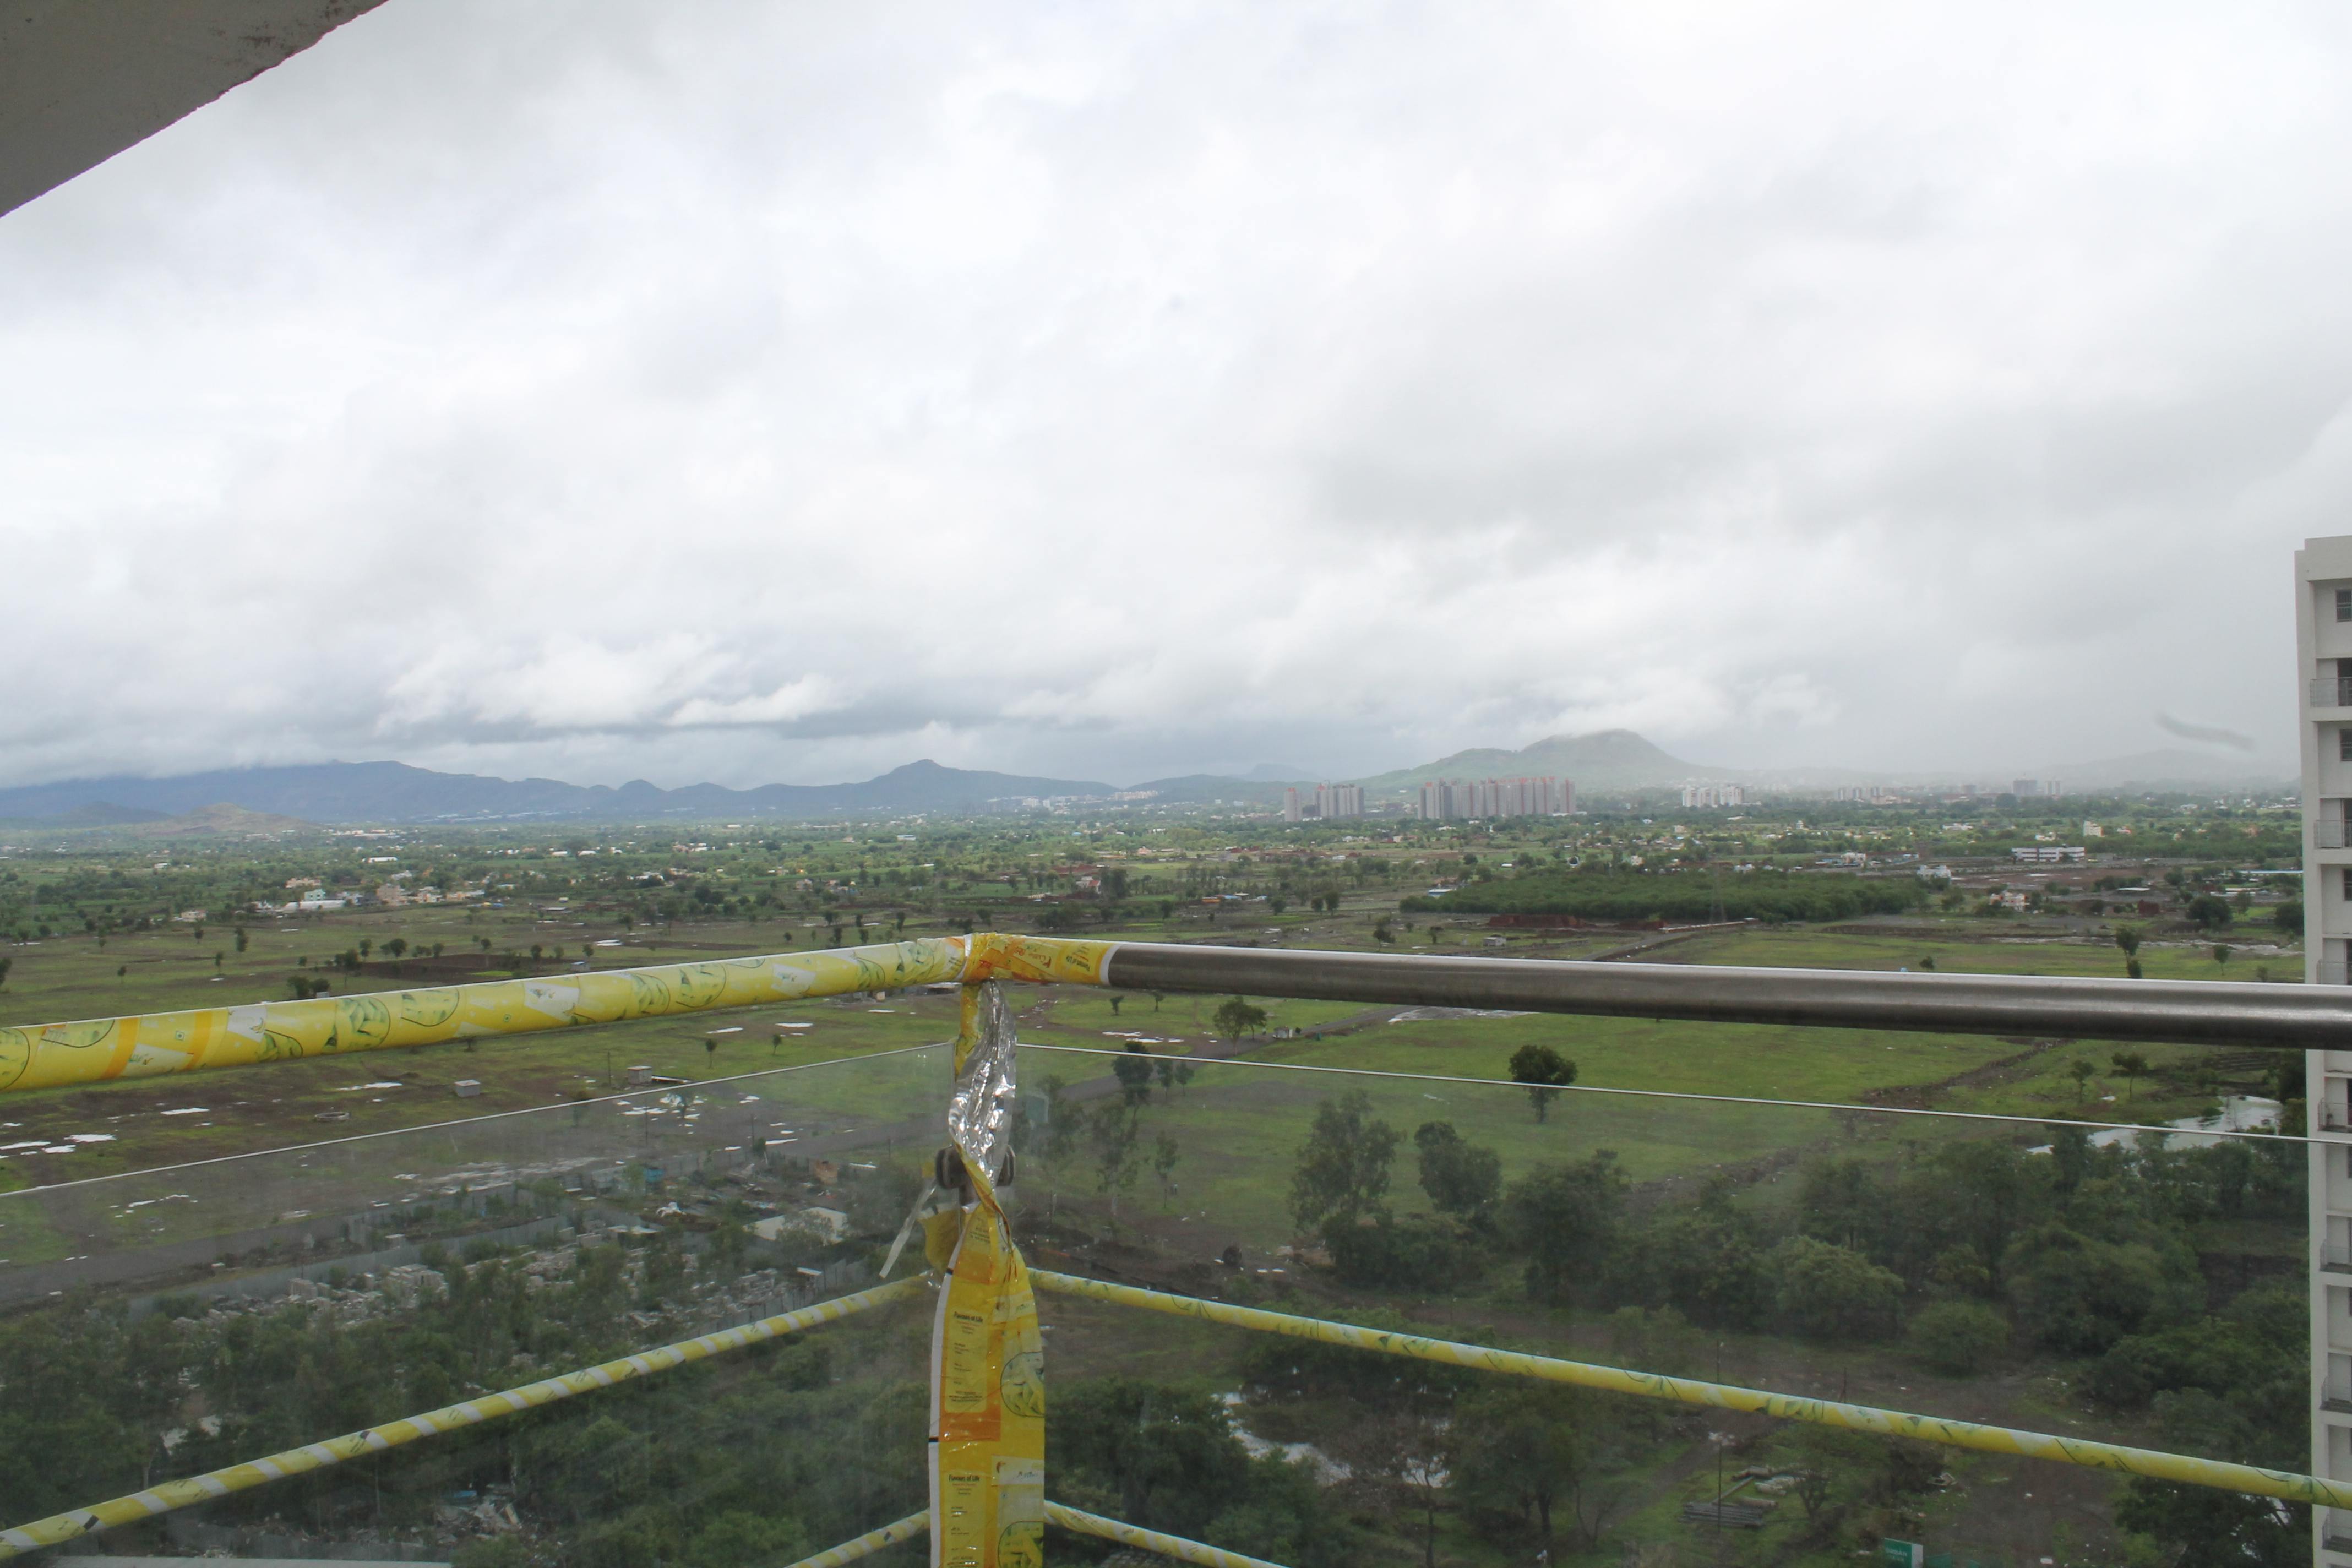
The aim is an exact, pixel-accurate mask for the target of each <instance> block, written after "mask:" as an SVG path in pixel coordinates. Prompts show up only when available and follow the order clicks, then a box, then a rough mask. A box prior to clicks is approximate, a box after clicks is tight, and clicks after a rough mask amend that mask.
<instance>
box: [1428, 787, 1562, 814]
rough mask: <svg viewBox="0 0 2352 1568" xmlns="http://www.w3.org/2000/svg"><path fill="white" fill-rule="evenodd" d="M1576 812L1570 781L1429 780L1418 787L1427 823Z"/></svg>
mask: <svg viewBox="0 0 2352 1568" xmlns="http://www.w3.org/2000/svg"><path fill="white" fill-rule="evenodd" d="M1575 809H1576V782H1575V781H1574V780H1573V779H1559V778H1549V777H1545V778H1516V779H1475V780H1461V779H1431V780H1430V781H1429V782H1428V783H1426V784H1423V785H1422V786H1421V816H1422V817H1423V820H1425V821H1430V822H1440V821H1448V820H1464V819H1486V818H1492V817H1497V816H1567V815H1568V814H1570V812H1573V811H1574V810H1575Z"/></svg>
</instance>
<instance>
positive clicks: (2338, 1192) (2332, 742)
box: [2294, 536, 2352, 1568]
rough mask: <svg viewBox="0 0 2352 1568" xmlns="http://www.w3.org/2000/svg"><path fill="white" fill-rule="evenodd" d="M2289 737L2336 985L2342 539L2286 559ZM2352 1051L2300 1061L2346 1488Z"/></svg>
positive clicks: (2350, 1520) (2351, 1403) (2319, 922)
mask: <svg viewBox="0 0 2352 1568" xmlns="http://www.w3.org/2000/svg"><path fill="white" fill-rule="evenodd" d="M2294 589H2295V594H2294V641H2295V654H2296V660H2297V670H2298V679H2297V681H2296V685H2297V688H2298V689H2297V693H2296V695H2297V696H2298V698H2300V701H2299V702H2298V703H2297V710H2298V711H2299V712H2300V714H2301V716H2302V720H2303V721H2302V723H2301V724H2299V725H2298V726H2297V727H2296V729H2297V732H2298V736H2299V739H2300V741H2301V750H2302V753H2303V780H2302V782H2303V953H2304V958H2303V978H2304V983H2305V984H2307V985H2341V984H2345V982H2346V978H2347V974H2346V969H2345V964H2346V959H2347V947H2352V903H2347V898H2346V894H2347V888H2348V887H2352V850H2347V848H2345V847H2344V841H2345V804H2346V802H2347V800H2352V537H2346V536H2338V537H2336V538H2333V539H2307V540H2305V541H2304V545H2303V548H2302V549H2301V550H2299V551H2297V552H2295V557H2294ZM2347 1087H2352V1050H2344V1051H2307V1052H2305V1054H2304V1103H2305V1107H2306V1108H2307V1109H2306V1115H2307V1116H2308V1118H2309V1125H2308V1127H2307V1128H2306V1131H2308V1133H2309V1134H2310V1136H2311V1137H2313V1138H2314V1139H2315V1140H2318V1142H2316V1143H2315V1144H2314V1145H2313V1146H2312V1148H2311V1163H2310V1173H2311V1176H2310V1181H2311V1247H2312V1258H2311V1363H2312V1380H2311V1381H2312V1407H2311V1468H2312V1473H2313V1474H2314V1475H2318V1476H2325V1477H2327V1478H2328V1479H2332V1480H2352V1131H2347V1120H2352V1119H2347V1098H2346V1096H2347ZM2311 1517H2312V1531H2313V1535H2314V1538H2315V1539H2314V1541H2313V1552H2314V1560H2315V1562H2317V1563H2321V1564H2333V1565H2336V1568H2352V1510H2343V1509H2326V1508H2315V1509H2313V1510H2311Z"/></svg>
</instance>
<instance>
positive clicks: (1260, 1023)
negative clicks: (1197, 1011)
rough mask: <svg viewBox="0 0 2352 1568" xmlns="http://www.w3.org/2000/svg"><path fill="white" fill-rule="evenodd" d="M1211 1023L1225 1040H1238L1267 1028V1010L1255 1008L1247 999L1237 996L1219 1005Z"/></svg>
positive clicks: (1210, 1018) (1210, 1019) (1211, 1016)
mask: <svg viewBox="0 0 2352 1568" xmlns="http://www.w3.org/2000/svg"><path fill="white" fill-rule="evenodd" d="M1209 1021H1210V1022H1211V1023H1212V1024H1214V1025H1215V1026H1216V1029H1217V1033H1219V1034H1221V1035H1223V1036H1224V1037H1225V1038H1227V1039H1229V1040H1238V1039H1240V1038H1241V1037H1243V1036H1244V1035H1250V1034H1255V1033H1256V1032H1257V1031H1258V1030H1260V1029H1263V1028H1265V1008H1263V1007H1253V1006H1252V1005H1250V1004H1249V1002H1248V1000H1247V999H1246V998H1244V997H1240V996H1235V997H1232V998H1230V999H1229V1000H1227V1001H1224V1002H1222V1003H1220V1004H1218V1006H1217V1010H1216V1011H1215V1012H1214V1013H1212V1014H1211V1015H1210V1016H1209Z"/></svg>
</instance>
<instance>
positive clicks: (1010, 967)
mask: <svg viewBox="0 0 2352 1568" xmlns="http://www.w3.org/2000/svg"><path fill="white" fill-rule="evenodd" d="M966 940H968V941H969V942H971V957H970V959H968V960H967V961H966V962H965V964H964V972H963V982H964V984H967V985H977V984H980V983H981V982H982V981H983V980H999V979H1003V980H1026V981H1029V982H1030V983H1032V984H1038V985H1051V984H1056V983H1066V984H1072V985H1099V984H1102V983H1103V979H1102V972H1103V965H1104V964H1105V963H1108V961H1109V958H1110V955H1111V952H1112V951H1113V950H1114V949H1116V948H1117V947H1118V943H1117V942H1082V941H1079V940H1076V939H1075V938H1071V937H1059V936H1006V935H1004V934H1003V933H1002V932H999V931H981V932H978V933H976V934H974V935H973V936H971V937H970V938H968V939H966Z"/></svg>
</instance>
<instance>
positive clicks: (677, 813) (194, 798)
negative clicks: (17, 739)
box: [0, 762, 1113, 827]
mask: <svg viewBox="0 0 2352 1568" xmlns="http://www.w3.org/2000/svg"><path fill="white" fill-rule="evenodd" d="M1112 789H1113V786H1112V785H1110V784H1099V783H1095V782H1092V781H1089V780H1084V779H1043V778H1024V777H1022V776H1020V775H1018V774H1014V773H974V772H970V771H967V770H965V769H962V768H943V767H941V766H940V764H939V763H932V762H921V763H908V764H907V765H906V766H905V767H902V768H894V769H892V770H891V771H890V772H888V773H884V774H883V775H882V776H881V777H879V778H873V779H867V780H866V781H865V782H864V783H862V784H761V786H759V787H758V788H756V789H728V788H725V787H724V786H722V785H719V784H688V785H687V786H686V787H684V788H682V789H660V788H656V786H655V785H653V784H647V783H646V782H645V781H644V780H642V779H638V780H634V781H632V782H631V783H628V784H623V785H621V786H620V787H619V788H618V789H614V788H611V787H610V786H608V785H604V784H563V783H560V782H559V781H557V780H555V779H521V780H513V779H498V778H488V777H485V776H483V775H481V774H478V773H434V772H432V771H431V770H429V769H425V768H413V767H410V766H409V765H407V764H406V763H310V764H306V765H302V766H298V767H282V768H237V769H225V770H222V771H219V772H215V773H184V774H181V775H179V776H177V777H173V778H161V779H139V778H106V779H76V780H72V781H69V782H67V783H63V784H29V785H26V786H24V787H22V788H17V789H5V790H0V821H15V822H20V823H37V824H39V825H41V826H53V827H65V826H111V825H118V824H148V825H152V824H154V823H155V822H157V821H158V819H160V818H163V817H176V816H182V815H184V814H185V813H188V812H193V811H197V810H199V809H200V808H204V807H208V806H214V805H232V806H236V807H240V808H242V809H244V810H246V811H248V812H260V813H264V814H267V815H269V816H280V817H295V818H300V819H302V820H304V821H308V822H322V823H323V822H436V821H437V822H484V821H512V820H517V819H530V818H535V817H577V818H582V819H596V820H605V821H610V820H615V819H629V820H637V819H643V818H646V817H656V816H669V817H696V818H707V817H712V816H756V817H768V818H776V817H789V818H794V819H798V818H803V817H812V816H830V815H833V814H835V813H838V812H867V811H941V812H944V811H971V812H977V811H981V810H983V809H985V808H986V805H987V803H988V802H989V801H991V800H997V799H1003V798H1007V797H1013V798H1018V797H1022V796H1053V795H1109V794H1110V793H1111V792H1112Z"/></svg>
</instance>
